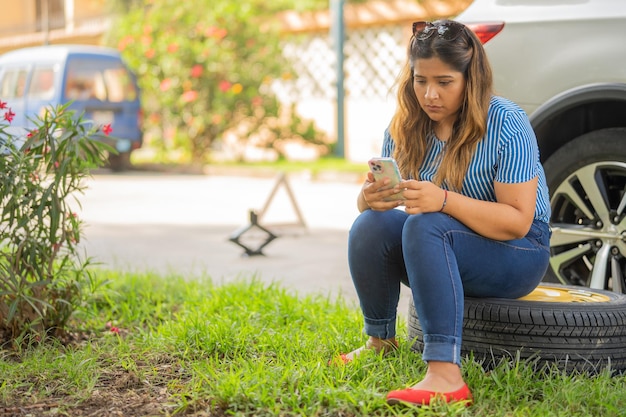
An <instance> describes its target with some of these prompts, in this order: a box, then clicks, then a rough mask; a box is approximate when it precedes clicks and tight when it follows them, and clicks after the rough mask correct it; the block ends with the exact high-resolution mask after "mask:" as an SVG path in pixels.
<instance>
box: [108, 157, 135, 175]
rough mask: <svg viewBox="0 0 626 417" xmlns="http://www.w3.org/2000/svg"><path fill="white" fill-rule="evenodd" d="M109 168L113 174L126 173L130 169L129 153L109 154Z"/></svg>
mask: <svg viewBox="0 0 626 417" xmlns="http://www.w3.org/2000/svg"><path fill="white" fill-rule="evenodd" d="M108 166H109V168H110V169H111V171H114V172H123V171H127V170H129V169H130V167H131V163H130V152H120V153H118V154H114V153H110V154H109V164H108Z"/></svg>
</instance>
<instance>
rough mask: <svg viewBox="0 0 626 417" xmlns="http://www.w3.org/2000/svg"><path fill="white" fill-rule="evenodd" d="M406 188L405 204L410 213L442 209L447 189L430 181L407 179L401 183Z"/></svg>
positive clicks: (404, 193)
mask: <svg viewBox="0 0 626 417" xmlns="http://www.w3.org/2000/svg"><path fill="white" fill-rule="evenodd" d="M400 187H401V188H404V189H405V190H404V192H403V195H404V199H405V200H404V206H405V211H406V212H407V213H408V214H418V213H430V212H434V211H441V209H442V208H443V202H444V200H445V198H446V191H444V190H443V189H442V188H440V187H437V186H436V185H435V184H433V183H432V182H430V181H416V180H407V181H402V182H401V183H400Z"/></svg>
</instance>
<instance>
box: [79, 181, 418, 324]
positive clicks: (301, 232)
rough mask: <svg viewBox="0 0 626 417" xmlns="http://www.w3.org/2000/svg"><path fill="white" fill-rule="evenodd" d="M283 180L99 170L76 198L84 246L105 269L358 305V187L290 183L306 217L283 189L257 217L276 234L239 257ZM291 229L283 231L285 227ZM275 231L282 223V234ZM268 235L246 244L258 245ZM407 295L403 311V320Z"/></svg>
mask: <svg viewBox="0 0 626 417" xmlns="http://www.w3.org/2000/svg"><path fill="white" fill-rule="evenodd" d="M277 180H278V178H277V177H267V178H252V177H235V176H223V175H218V176H209V175H167V174H156V173H144V172H130V173H126V174H111V173H108V172H106V171H103V172H101V173H97V174H96V175H94V177H93V179H91V180H89V182H88V183H87V185H88V188H87V190H86V191H85V194H84V195H82V196H80V201H81V204H82V209H79V210H78V211H79V213H80V215H81V218H82V219H83V220H84V221H85V239H84V241H83V246H84V248H85V250H86V251H87V254H88V255H89V256H92V257H93V258H94V260H95V261H98V262H101V263H103V264H104V266H106V267H109V268H115V269H123V270H131V271H145V270H147V271H154V272H158V273H168V272H171V271H175V272H177V273H181V274H184V275H186V276H188V277H190V278H193V277H194V276H196V277H197V276H198V275H200V274H204V275H208V276H210V277H211V278H212V279H213V280H214V281H215V282H218V283H223V282H229V281H232V280H237V279H248V278H250V277H252V276H256V277H257V278H258V279H261V280H263V281H267V282H277V283H280V284H281V285H282V286H283V287H285V288H288V289H290V290H293V291H295V292H297V293H299V294H313V293H321V294H324V295H330V296H333V297H334V296H339V295H341V296H343V297H344V298H345V299H347V300H348V301H349V302H354V304H355V305H356V301H357V299H356V294H355V292H354V288H353V286H352V281H351V279H350V274H349V271H348V266H347V260H346V254H347V234H348V229H349V227H350V225H351V223H352V221H353V219H354V218H355V216H356V215H357V210H356V204H355V199H356V195H357V193H358V192H359V189H360V181H358V180H345V179H340V180H323V181H314V180H311V179H309V178H307V176H306V175H302V174H298V175H292V176H290V177H289V178H288V180H287V181H288V185H289V188H290V189H291V190H292V192H293V195H294V197H295V200H296V204H297V207H298V209H299V210H300V213H301V215H302V220H304V222H305V225H306V227H305V228H303V227H301V226H299V225H298V224H299V223H300V218H299V216H298V214H297V213H298V212H297V211H296V209H295V208H294V206H293V204H292V202H291V200H290V198H289V194H288V192H287V188H286V187H285V186H284V184H282V185H281V186H280V187H278V188H277V190H276V193H275V196H274V198H273V200H272V201H271V203H270V205H269V206H268V209H267V211H266V213H265V215H264V216H263V218H262V219H261V224H262V225H263V226H265V227H266V228H268V229H269V230H271V231H273V232H274V233H276V234H278V235H279V237H278V238H277V239H275V240H274V241H273V242H271V243H270V244H269V245H267V246H266V247H265V248H264V249H263V253H264V255H262V256H251V257H246V256H243V254H244V250H243V249H242V248H240V247H239V246H237V245H235V244H234V243H233V242H231V241H229V237H231V236H232V235H234V234H235V233H236V232H237V231H239V230H240V228H243V227H245V226H247V225H248V224H249V210H250V209H256V210H260V209H261V208H263V207H264V206H265V205H266V203H267V200H268V197H269V195H270V193H271V191H272V190H273V189H274V187H275V185H276V182H277ZM284 224H287V226H282V225H284ZM278 225H281V226H280V227H279V226H278ZM264 238H265V235H264V234H263V233H261V232H260V231H258V229H252V230H251V231H250V232H247V233H246V234H244V236H243V237H242V240H243V239H245V242H244V243H245V244H247V245H249V246H251V247H253V248H256V247H258V245H259V244H260V243H261V242H262V241H263V240H264ZM407 295H408V291H406V290H404V291H403V297H402V301H401V306H400V309H399V312H400V314H402V315H405V313H406V308H407V305H408V298H407Z"/></svg>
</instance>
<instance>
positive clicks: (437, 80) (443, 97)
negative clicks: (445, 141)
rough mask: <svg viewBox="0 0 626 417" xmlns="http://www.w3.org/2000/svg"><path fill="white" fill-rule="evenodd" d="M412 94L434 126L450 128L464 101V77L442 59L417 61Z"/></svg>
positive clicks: (414, 68) (414, 69)
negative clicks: (413, 93)
mask: <svg viewBox="0 0 626 417" xmlns="http://www.w3.org/2000/svg"><path fill="white" fill-rule="evenodd" d="M413 90H414V91H415V95H416V96H417V101H418V102H419V104H420V106H421V107H422V109H423V110H424V111H425V112H426V114H427V115H428V117H430V118H431V119H432V120H433V121H434V122H437V123H438V124H439V125H442V126H448V127H451V126H452V125H453V124H454V122H455V120H456V118H457V115H458V113H459V109H460V108H461V106H462V104H463V99H464V97H465V77H464V75H463V73H461V72H458V71H456V70H454V69H452V68H451V67H450V66H448V65H447V64H445V63H444V62H443V61H441V59H439V58H428V59H417V60H415V63H414V67H413Z"/></svg>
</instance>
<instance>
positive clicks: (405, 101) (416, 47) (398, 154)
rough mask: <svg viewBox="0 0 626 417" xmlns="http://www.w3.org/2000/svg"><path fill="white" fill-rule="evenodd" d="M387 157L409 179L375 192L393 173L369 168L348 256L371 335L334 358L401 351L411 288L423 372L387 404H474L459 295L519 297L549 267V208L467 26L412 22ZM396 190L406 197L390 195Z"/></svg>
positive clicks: (523, 140)
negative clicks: (400, 321)
mask: <svg viewBox="0 0 626 417" xmlns="http://www.w3.org/2000/svg"><path fill="white" fill-rule="evenodd" d="M382 156H393V157H394V158H395V159H396V160H397V162H398V166H399V168H400V172H401V173H402V176H403V178H408V179H407V180H404V181H402V182H401V183H400V185H398V186H396V187H395V188H392V189H389V190H381V188H385V187H384V186H385V185H387V183H388V180H381V181H378V182H377V181H375V180H374V177H373V176H372V174H371V173H369V174H368V179H367V180H366V181H365V184H364V185H363V188H362V191H361V193H360V194H359V196H358V202H357V204H358V208H359V211H360V212H361V214H360V215H359V217H358V218H357V219H356V221H355V222H354V225H353V226H352V228H351V230H350V235H349V242H348V261H349V265H350V272H351V275H352V279H353V281H354V285H355V287H356V291H357V294H358V296H359V300H360V304H361V310H362V311H363V315H364V322H365V327H364V332H365V333H366V334H367V335H368V336H369V339H368V341H367V342H366V344H365V346H363V347H361V348H359V349H356V350H354V351H352V352H350V353H348V354H343V355H341V359H342V361H343V362H344V363H347V362H350V361H352V360H353V359H354V358H355V357H356V356H358V355H359V354H360V353H362V352H363V351H364V349H373V350H375V351H376V352H381V351H382V352H383V353H387V352H389V351H392V350H394V349H395V348H396V347H397V342H396V338H395V336H396V328H395V325H396V310H397V305H398V299H399V295H400V284H401V283H404V284H407V285H409V287H410V288H411V291H412V296H413V300H414V303H415V308H416V311H417V314H418V317H419V320H420V325H421V327H422V330H423V333H424V351H423V360H424V361H426V362H427V372H426V375H425V377H424V379H423V380H421V381H420V382H419V383H417V384H416V385H414V386H412V387H410V388H407V389H401V390H397V391H392V392H390V393H389V394H388V395H387V401H388V402H389V403H391V404H393V403H398V402H403V403H410V404H416V405H427V404H430V402H431V401H432V400H433V399H434V398H436V397H440V398H442V399H444V400H445V401H447V402H451V401H465V402H466V403H467V404H470V403H471V402H472V394H471V392H470V390H469V388H468V387H467V385H466V383H465V382H464V380H463V376H462V372H461V368H460V366H461V334H462V328H463V302H464V296H471V297H508V298H518V297H522V296H524V295H526V294H528V293H530V292H531V291H532V290H533V289H534V288H535V287H536V286H537V284H538V283H539V282H540V281H541V279H542V277H543V275H544V273H545V271H546V268H547V266H548V259H549V238H550V229H549V226H548V221H549V218H550V205H549V198H548V190H547V186H546V181H545V175H544V172H543V168H542V166H541V163H540V160H539V151H538V148H537V142H536V138H535V135H534V133H533V130H532V128H531V126H530V123H529V121H528V118H527V116H526V114H525V113H524V112H523V110H521V109H520V108H519V107H518V106H517V105H515V104H513V103H512V102H510V101H508V100H506V99H504V98H502V97H497V96H494V95H493V93H492V72H491V68H490V66H489V63H488V60H487V56H486V54H485V51H484V49H483V47H482V45H481V43H480V41H479V40H478V38H477V37H476V36H475V35H474V33H473V32H472V31H471V30H470V29H469V28H467V27H465V26H464V25H462V24H461V23H458V22H454V21H450V20H440V21H435V22H432V23H429V22H416V23H414V24H413V36H412V38H411V42H410V45H409V50H408V60H407V63H406V65H405V67H404V68H403V70H402V73H401V74H400V78H399V89H398V108H397V111H396V113H395V115H394V117H393V119H392V121H391V124H390V126H389V129H388V130H387V131H386V132H385V139H384V143H383V150H382ZM398 192H402V194H403V196H404V198H403V200H400V201H385V200H386V198H387V197H389V196H391V195H393V194H395V193H398ZM400 205H404V210H401V209H399V210H394V209H395V208H397V207H398V206H400Z"/></svg>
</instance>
